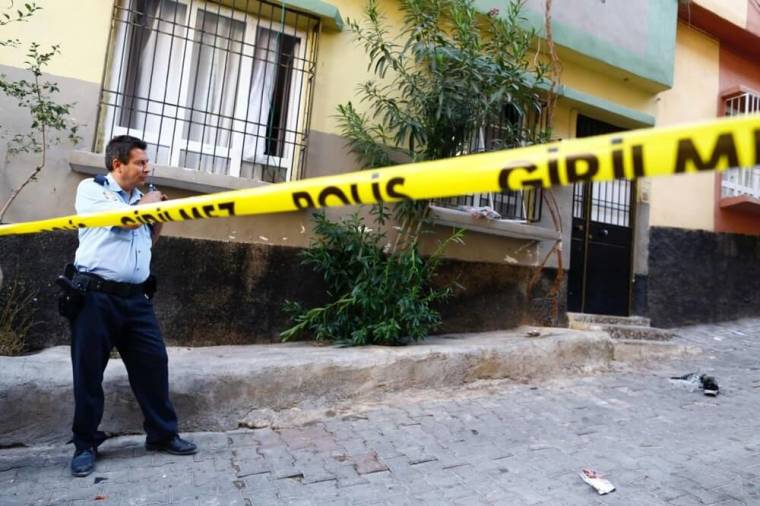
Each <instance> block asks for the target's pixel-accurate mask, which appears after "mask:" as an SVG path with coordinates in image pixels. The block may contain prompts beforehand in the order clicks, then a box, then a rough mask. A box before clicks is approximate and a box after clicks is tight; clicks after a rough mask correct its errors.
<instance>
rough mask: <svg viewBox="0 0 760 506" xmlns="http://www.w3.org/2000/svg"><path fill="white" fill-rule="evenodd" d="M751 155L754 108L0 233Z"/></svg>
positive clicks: (431, 192) (682, 168)
mask: <svg viewBox="0 0 760 506" xmlns="http://www.w3.org/2000/svg"><path fill="white" fill-rule="evenodd" d="M756 165H760V115H753V116H743V117H739V118H731V119H720V120H714V121H710V122H706V123H699V124H691V125H682V126H674V127H667V128H650V129H643V130H634V131H629V132H621V133H615V134H611V135H602V136H598V137H588V138H584V139H569V140H563V141H560V142H555V143H551V144H545V145H540V146H530V147H525V148H518V149H511V150H505V151H496V152H489V153H481V154H476V155H468V156H460V157H456V158H449V159H445V160H436V161H432V162H422V163H411V164H406V165H397V166H394V167H390V168H385V169H373V170H364V171H360V172H352V173H349V174H341V175H336V176H327V177H320V178H314V179H305V180H301V181H294V182H289V183H281V184H273V185H266V186H260V187H257V188H251V189H246V190H237V191H230V192H223V193H215V194H210V195H203V196H198V197H189V198H184V199H177V200H171V201H166V202H161V203H157V204H146V205H141V206H136V207H131V208H129V209H127V210H125V209H119V210H114V211H107V212H99V213H91V214H81V215H75V216H64V217H61V218H52V219H47V220H40V221H32V222H26V223H14V224H10V225H0V236H2V235H11V234H32V233H36V232H44V231H52V230H75V229H78V228H86V227H105V226H123V225H133V224H136V223H154V222H169V221H184V220H195V219H205V218H223V217H228V216H245V215H252V214H264V213H278V212H287V211H296V210H300V209H307V208H312V207H328V206H343V205H352V204H372V203H377V202H380V201H383V202H394V201H399V200H403V199H431V198H439V197H453V196H456V195H466V194H469V193H480V192H497V191H503V190H519V189H522V188H525V187H533V186H538V185H540V186H544V187H550V186H558V185H567V184H571V183H577V182H581V181H607V180H612V179H629V180H634V179H637V178H640V177H649V176H666V175H671V174H679V173H688V172H703V171H720V170H725V169H727V168H731V167H745V168H746V167H752V166H756Z"/></svg>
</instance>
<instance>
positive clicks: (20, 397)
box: [0, 328, 616, 447]
mask: <svg viewBox="0 0 760 506" xmlns="http://www.w3.org/2000/svg"><path fill="white" fill-rule="evenodd" d="M528 330H530V329H527V328H520V329H515V330H512V331H499V332H486V333H478V334H455V335H447V336H439V337H435V338H430V339H428V340H426V341H425V342H424V343H423V344H415V345H411V346H406V347H394V348H389V347H378V346H370V347H364V348H334V347H329V346H315V345H314V344H313V343H288V344H272V345H249V346H218V347H205V348H169V375H170V388H171V397H172V401H173V403H174V405H175V408H176V410H177V413H178V415H179V418H180V429H181V431H183V432H185V431H223V430H230V429H234V428H237V427H238V425H239V424H240V422H241V421H242V420H243V419H245V418H246V415H247V414H248V413H251V412H252V411H254V410H262V409H266V410H274V411H277V410H284V409H289V408H292V407H295V406H297V405H299V404H301V403H312V404H319V405H322V406H325V407H329V406H330V405H332V404H335V403H337V402H341V401H346V400H350V399H355V398H358V397H361V396H363V395H367V394H370V393H378V392H393V391H401V390H405V389H409V388H438V387H445V386H457V385H462V384H466V383H470V382H473V381H477V380H481V379H512V380H515V381H527V380H533V379H539V378H549V377H555V376H561V375H567V374H573V373H589V372H594V371H598V370H603V369H606V368H607V367H609V366H610V364H611V363H612V361H613V360H614V359H615V355H616V347H615V344H614V343H613V341H612V339H610V337H609V336H608V335H607V334H606V333H605V332H594V331H577V330H568V329H555V328H551V329H548V328H547V329H541V337H532V338H529V337H525V336H526V333H527V331H528ZM103 388H104V390H105V392H106V409H105V414H104V417H103V422H102V423H101V430H104V431H107V432H114V433H141V432H142V416H141V413H140V410H139V408H138V406H137V404H136V403H135V401H134V397H133V395H132V392H131V390H130V388H129V383H128V380H127V375H126V370H125V368H124V364H123V363H122V362H121V360H118V359H114V360H111V362H109V366H108V368H107V369H106V372H105V377H104V381H103ZM72 416H73V394H72V389H71V365H70V359H69V348H68V347H67V346H58V347H54V348H49V349H47V350H44V351H43V352H41V353H38V354H35V355H29V356H23V357H0V447H3V446H6V447H7V446H12V445H28V446H32V445H40V444H46V443H52V442H62V441H66V440H67V439H68V438H69V437H70V426H71V420H72Z"/></svg>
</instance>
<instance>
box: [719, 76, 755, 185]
mask: <svg viewBox="0 0 760 506" xmlns="http://www.w3.org/2000/svg"><path fill="white" fill-rule="evenodd" d="M723 106H724V110H725V115H726V116H738V115H739V114H751V113H756V112H760V94H757V93H754V92H751V91H744V90H742V91H738V92H733V93H729V94H727V95H725V96H724V97H723ZM742 195H749V196H750V197H754V198H756V199H760V167H755V168H753V169H730V170H727V171H726V172H724V173H723V176H722V179H721V197H739V196H742Z"/></svg>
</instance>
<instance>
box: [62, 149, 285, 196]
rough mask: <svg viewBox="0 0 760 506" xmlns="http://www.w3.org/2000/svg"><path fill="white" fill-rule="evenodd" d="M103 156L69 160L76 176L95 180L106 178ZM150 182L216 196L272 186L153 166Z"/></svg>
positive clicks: (81, 153) (82, 155)
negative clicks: (225, 192)
mask: <svg viewBox="0 0 760 506" xmlns="http://www.w3.org/2000/svg"><path fill="white" fill-rule="evenodd" d="M103 158H104V157H103V155H102V154H97V153H90V152H88V151H73V152H72V153H71V155H70V156H69V166H70V167H71V170H73V171H74V172H78V173H80V174H88V175H91V176H95V175H98V174H105V173H106V169H105V167H104V166H103ZM151 167H152V169H151V170H152V174H151V176H150V182H151V183H153V184H155V185H156V186H159V187H167V188H177V189H180V190H188V191H192V192H198V193H216V192H221V191H227V190H242V189H245V188H253V187H256V186H264V185H269V184H271V183H267V182H265V181H257V180H253V179H246V178H239V177H234V176H225V175H222V174H208V173H206V172H200V171H197V170H191V169H183V168H181V167H170V166H167V165H153V166H151Z"/></svg>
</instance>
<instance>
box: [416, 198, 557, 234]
mask: <svg viewBox="0 0 760 506" xmlns="http://www.w3.org/2000/svg"><path fill="white" fill-rule="evenodd" d="M429 220H430V221H431V222H432V223H434V224H436V225H444V226H450V227H456V228H464V229H467V230H472V231H473V232H480V233H483V234H491V235H499V236H503V237H514V238H516V239H528V240H532V241H558V240H560V239H561V235H560V233H559V232H557V231H556V230H551V229H548V228H544V227H539V226H537V225H530V224H527V223H522V222H519V221H511V220H489V219H486V218H474V217H472V216H470V214H469V213H466V212H464V211H458V210H456V209H448V208H446V207H439V206H430V218H429Z"/></svg>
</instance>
